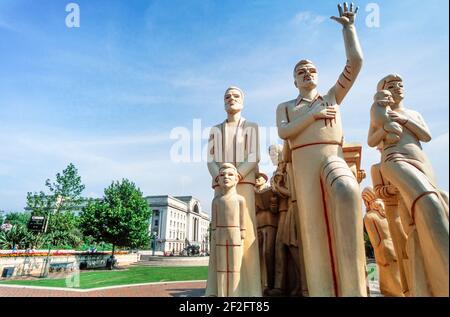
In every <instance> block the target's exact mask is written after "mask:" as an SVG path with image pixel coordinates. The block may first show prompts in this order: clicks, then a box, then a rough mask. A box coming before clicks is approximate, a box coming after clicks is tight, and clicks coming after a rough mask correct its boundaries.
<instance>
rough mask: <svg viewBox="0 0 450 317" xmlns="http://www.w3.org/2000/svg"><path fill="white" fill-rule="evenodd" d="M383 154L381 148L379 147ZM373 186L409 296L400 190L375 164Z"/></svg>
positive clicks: (404, 287)
mask: <svg viewBox="0 0 450 317" xmlns="http://www.w3.org/2000/svg"><path fill="white" fill-rule="evenodd" d="M377 149H378V150H379V151H380V152H381V148H380V147H377ZM371 176H372V185H373V189H374V191H375V194H376V195H377V197H378V198H380V199H382V200H383V203H384V206H385V214H386V219H387V222H388V225H389V232H390V234H391V237H392V241H393V243H394V249H395V254H396V255H397V260H398V267H399V272H400V280H401V284H402V289H403V294H404V295H405V296H409V295H410V294H409V282H408V274H407V270H408V255H407V253H406V238H407V236H406V233H405V230H404V227H403V225H402V221H401V217H400V212H399V211H400V210H399V209H400V207H399V203H400V201H399V200H400V199H401V197H399V194H398V190H397V188H396V187H395V186H393V185H392V184H391V183H390V182H389V181H388V180H387V179H386V178H385V177H383V174H382V173H381V164H380V163H378V164H374V165H372V168H371Z"/></svg>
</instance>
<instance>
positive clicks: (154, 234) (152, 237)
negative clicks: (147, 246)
mask: <svg viewBox="0 0 450 317" xmlns="http://www.w3.org/2000/svg"><path fill="white" fill-rule="evenodd" d="M151 239H152V256H155V249H156V239H157V233H156V232H153V234H152V236H151Z"/></svg>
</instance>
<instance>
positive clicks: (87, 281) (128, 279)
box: [0, 266, 208, 289]
mask: <svg viewBox="0 0 450 317" xmlns="http://www.w3.org/2000/svg"><path fill="white" fill-rule="evenodd" d="M207 278H208V267H207V266H194V267H149V266H136V267H130V268H128V269H125V270H115V271H101V272H95V271H94V272H92V271H91V272H81V274H80V285H79V287H75V288H79V289H91V288H98V287H107V286H117V285H127V284H140V283H151V282H172V281H192V280H206V279H207ZM1 284H13V285H28V286H44V287H63V288H66V287H67V285H66V279H36V280H10V281H1V282H0V285H1Z"/></svg>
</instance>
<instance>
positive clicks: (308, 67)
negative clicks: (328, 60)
mask: <svg viewBox="0 0 450 317" xmlns="http://www.w3.org/2000/svg"><path fill="white" fill-rule="evenodd" d="M318 78H319V76H318V75H317V69H316V66H314V65H313V64H305V65H299V66H297V68H296V69H295V87H297V88H306V89H314V88H316V87H317V83H318Z"/></svg>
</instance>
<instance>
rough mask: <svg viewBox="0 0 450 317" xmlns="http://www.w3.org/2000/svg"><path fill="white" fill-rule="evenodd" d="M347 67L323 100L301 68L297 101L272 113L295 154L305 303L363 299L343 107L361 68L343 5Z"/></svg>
mask: <svg viewBox="0 0 450 317" xmlns="http://www.w3.org/2000/svg"><path fill="white" fill-rule="evenodd" d="M338 8H339V13H340V16H339V17H332V19H334V20H335V21H337V22H338V23H340V24H341V25H342V26H343V35H344V43H345V50H346V55H347V64H346V66H345V69H344V71H343V72H342V73H341V75H340V77H339V79H338V81H337V82H336V84H335V85H334V86H333V87H332V88H331V89H330V90H329V92H328V93H327V94H326V95H324V96H321V95H320V94H319V93H318V91H317V69H316V67H315V66H314V64H313V63H312V62H311V61H308V60H302V61H300V62H299V63H298V64H297V65H296V66H295V67H294V77H295V86H296V87H297V88H298V90H299V96H298V98H297V99H294V100H292V101H288V102H285V103H282V104H280V105H279V106H278V109H277V127H278V134H279V136H280V137H281V138H282V139H283V140H287V141H288V142H289V147H290V149H291V151H292V167H293V173H294V186H295V190H296V194H297V199H298V202H299V205H298V210H299V212H298V213H299V217H297V224H298V226H299V228H300V233H301V240H302V242H303V252H304V261H305V269H306V278H307V283H308V291H309V295H310V296H367V288H366V279H365V269H364V268H365V250H364V242H363V239H361V237H362V236H363V223H362V221H361V201H360V191H359V185H358V183H357V181H356V179H355V177H354V175H353V174H352V172H351V170H350V169H349V167H348V166H347V164H346V162H345V161H344V159H343V151H342V145H343V133H342V122H341V117H340V106H339V105H340V104H341V103H342V101H343V100H344V98H345V96H346V95H347V93H348V92H349V91H350V88H351V87H352V86H353V83H354V82H355V80H356V78H357V76H358V74H359V72H360V69H361V67H362V61H363V54H362V51H361V47H360V44H359V41H358V38H357V35H356V29H355V26H354V21H355V16H356V12H357V11H358V10H357V8H356V9H355V10H354V8H353V4H352V5H351V6H350V7H348V5H347V4H346V3H345V4H344V8H342V7H341V6H340V5H339V6H338Z"/></svg>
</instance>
